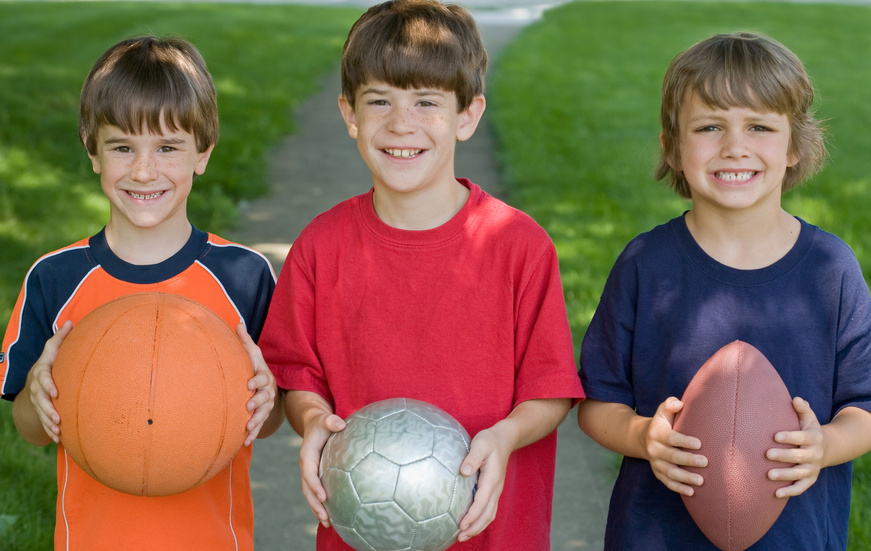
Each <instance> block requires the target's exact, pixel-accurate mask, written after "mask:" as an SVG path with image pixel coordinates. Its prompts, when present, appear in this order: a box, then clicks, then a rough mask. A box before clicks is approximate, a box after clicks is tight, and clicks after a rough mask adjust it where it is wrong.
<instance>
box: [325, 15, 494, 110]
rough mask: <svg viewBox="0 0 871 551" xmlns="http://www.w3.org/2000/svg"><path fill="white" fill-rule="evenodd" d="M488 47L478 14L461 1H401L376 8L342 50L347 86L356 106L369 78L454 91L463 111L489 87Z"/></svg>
mask: <svg viewBox="0 0 871 551" xmlns="http://www.w3.org/2000/svg"><path fill="white" fill-rule="evenodd" d="M486 68H487V53H486V51H485V50H484V47H483V44H482V42H481V39H480V34H479V33H478V28H477V26H476V24H475V22H474V19H473V18H472V16H471V15H470V14H469V13H468V12H467V11H466V10H464V9H462V8H460V7H458V6H451V5H440V4H438V3H434V2H395V3H386V4H382V5H380V6H375V7H373V8H370V10H369V11H368V12H367V13H366V14H364V16H363V17H361V19H360V20H359V21H358V22H357V23H356V24H355V25H354V27H352V29H351V32H350V33H349V35H348V40H347V41H346V43H345V47H344V51H343V55H342V92H343V94H344V96H345V97H346V98H347V99H348V101H349V102H351V105H352V106H353V102H354V94H355V92H356V91H357V90H358V89H359V87H360V86H362V85H363V84H365V83H367V82H384V83H385V84H389V85H391V86H396V87H397V88H402V89H412V88H432V89H438V90H445V91H452V92H454V93H455V94H456V96H457V104H458V107H459V109H460V110H461V111H462V110H463V109H465V108H467V107H468V106H469V105H470V104H471V103H472V99H473V98H474V97H475V96H476V95H478V94H483V93H484V76H485V72H486Z"/></svg>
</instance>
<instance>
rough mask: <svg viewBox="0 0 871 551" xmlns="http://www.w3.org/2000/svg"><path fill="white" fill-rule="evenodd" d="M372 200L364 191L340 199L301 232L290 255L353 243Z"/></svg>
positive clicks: (304, 253)
mask: <svg viewBox="0 0 871 551" xmlns="http://www.w3.org/2000/svg"><path fill="white" fill-rule="evenodd" d="M366 200H369V201H371V200H372V199H371V193H364V194H362V195H357V196H354V197H351V198H349V199H345V200H344V201H342V202H340V203H338V204H337V205H335V206H334V207H332V208H331V209H329V210H327V211H324V212H322V213H321V214H319V215H317V216H316V217H315V218H314V219H312V221H311V222H309V223H308V224H306V226H305V227H304V228H303V229H302V231H301V232H300V233H299V236H297V238H296V239H295V240H294V241H293V246H292V247H291V249H290V257H291V258H297V259H299V257H300V255H305V256H308V255H311V254H314V251H315V250H318V251H319V252H323V251H332V250H335V249H336V248H340V247H342V246H344V245H347V244H348V243H349V240H350V239H351V237H352V236H354V235H356V234H358V233H359V232H360V231H362V230H363V226H365V224H363V223H362V213H361V207H362V206H363V204H364V203H363V201H366Z"/></svg>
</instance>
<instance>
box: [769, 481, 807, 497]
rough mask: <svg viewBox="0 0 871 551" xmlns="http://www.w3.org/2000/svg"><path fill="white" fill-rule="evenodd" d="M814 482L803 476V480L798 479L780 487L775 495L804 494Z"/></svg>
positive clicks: (790, 495)
mask: <svg viewBox="0 0 871 551" xmlns="http://www.w3.org/2000/svg"><path fill="white" fill-rule="evenodd" d="M813 484H814V481H811V480H809V479H807V478H803V479H801V480H797V481H795V482H794V483H792V484H790V485H789V486H784V487H783V488H778V489H777V490H775V492H774V495H775V497H780V498H782V497H795V496H797V495H801V494H803V493H804V492H805V491H806V490H807V489H808V488H810V487H811V486H812V485H813Z"/></svg>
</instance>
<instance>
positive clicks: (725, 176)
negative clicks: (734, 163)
mask: <svg viewBox="0 0 871 551" xmlns="http://www.w3.org/2000/svg"><path fill="white" fill-rule="evenodd" d="M757 174H758V172H757V171H755V170H746V171H744V172H715V173H714V176H716V177H717V179H718V180H723V181H724V182H745V181H747V180H749V179H750V178H752V177H754V176H756V175H757Z"/></svg>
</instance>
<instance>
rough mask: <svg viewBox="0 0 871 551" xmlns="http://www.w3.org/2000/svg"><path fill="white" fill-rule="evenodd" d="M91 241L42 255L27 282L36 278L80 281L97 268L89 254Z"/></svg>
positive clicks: (30, 272)
mask: <svg viewBox="0 0 871 551" xmlns="http://www.w3.org/2000/svg"><path fill="white" fill-rule="evenodd" d="M89 239H90V238H86V239H82V240H81V241H77V242H75V243H72V244H70V245H67V246H65V247H62V248H60V249H57V250H54V251H52V252H50V253H46V254H44V255H42V256H41V257H40V258H39V259H37V261H36V262H34V263H33V265H32V266H31V267H30V270H29V271H28V273H27V276H26V280H28V281H29V280H31V279H32V278H35V277H36V278H50V279H55V278H59V279H62V280H66V281H70V280H78V279H79V278H80V277H81V276H82V275H83V274H85V273H87V272H89V271H91V270H92V269H94V268H95V267H96V266H97V263H96V262H95V261H94V260H93V257H92V256H91V255H90V252H89V249H90V245H89Z"/></svg>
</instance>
